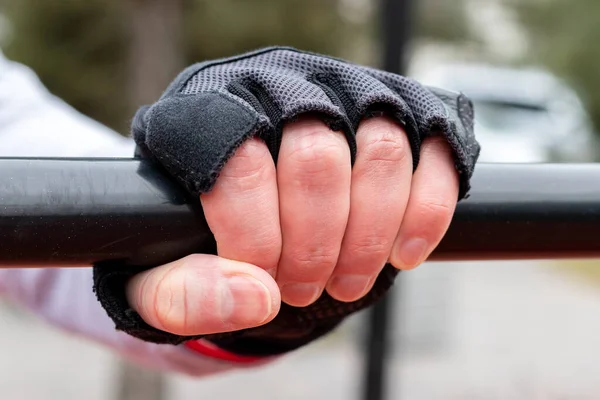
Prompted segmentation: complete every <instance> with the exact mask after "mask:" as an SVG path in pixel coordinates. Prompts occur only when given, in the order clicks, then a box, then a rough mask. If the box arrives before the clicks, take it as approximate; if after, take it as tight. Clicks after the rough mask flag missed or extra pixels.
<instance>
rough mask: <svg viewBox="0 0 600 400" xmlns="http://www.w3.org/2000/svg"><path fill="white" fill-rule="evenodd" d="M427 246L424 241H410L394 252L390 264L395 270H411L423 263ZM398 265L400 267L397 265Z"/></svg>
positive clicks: (417, 239) (418, 239)
mask: <svg viewBox="0 0 600 400" xmlns="http://www.w3.org/2000/svg"><path fill="white" fill-rule="evenodd" d="M427 249H428V244H427V242H426V241H425V240H424V239H421V238H415V239H410V240H408V241H406V242H404V243H402V244H400V246H399V248H398V249H397V250H396V252H395V254H394V255H395V257H393V259H392V264H393V265H395V266H396V267H397V268H401V269H411V268H414V267H416V266H417V265H419V264H420V263H422V262H423V259H424V258H425V255H426V252H427ZM397 264H400V265H397Z"/></svg>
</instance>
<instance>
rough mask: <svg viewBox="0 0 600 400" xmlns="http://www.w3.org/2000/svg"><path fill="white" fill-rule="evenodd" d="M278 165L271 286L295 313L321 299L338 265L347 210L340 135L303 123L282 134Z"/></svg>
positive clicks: (344, 147)
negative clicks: (278, 243) (277, 238)
mask: <svg viewBox="0 0 600 400" xmlns="http://www.w3.org/2000/svg"><path fill="white" fill-rule="evenodd" d="M278 160H279V161H278V165H277V178H278V188H279V207H280V220H281V231H282V237H283V247H282V252H281V258H280V262H279V266H278V274H277V283H278V284H279V286H280V288H281V297H282V301H284V302H286V303H288V304H290V305H292V306H298V307H301V306H306V305H308V304H311V303H313V302H314V301H315V300H316V299H317V298H318V297H319V296H320V295H321V293H322V291H323V290H324V288H325V285H326V283H327V280H328V278H329V277H330V275H331V273H332V271H333V269H334V267H335V265H336V262H337V259H338V255H339V251H340V248H341V244H342V239H343V236H344V230H345V228H346V223H347V220H348V213H349V210H350V180H351V161H350V160H351V159H350V149H349V146H348V143H347V141H346V138H345V137H344V135H343V133H342V132H333V131H331V130H330V129H329V128H328V127H327V126H326V125H325V124H324V123H323V122H321V121H319V120H317V119H310V118H305V119H301V120H299V121H296V122H293V123H290V124H288V125H287V126H286V127H285V128H284V131H283V138H282V144H281V148H280V151H279V159H278Z"/></svg>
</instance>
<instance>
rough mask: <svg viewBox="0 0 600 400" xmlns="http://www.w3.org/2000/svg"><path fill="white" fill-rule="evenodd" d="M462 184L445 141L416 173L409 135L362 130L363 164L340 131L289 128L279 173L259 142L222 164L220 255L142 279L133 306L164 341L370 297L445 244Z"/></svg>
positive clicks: (213, 207)
mask: <svg viewBox="0 0 600 400" xmlns="http://www.w3.org/2000/svg"><path fill="white" fill-rule="evenodd" d="M458 190H459V180H458V174H457V172H456V170H455V167H454V161H453V158H452V154H451V150H450V147H449V146H448V144H447V143H446V142H445V141H444V140H443V139H441V138H435V137H432V138H428V139H426V140H425V141H424V142H423V145H422V149H421V160H420V162H419V167H418V168H417V170H416V171H415V173H414V174H413V170H412V155H411V151H410V146H409V142H408V139H407V137H406V134H405V132H404V131H403V129H402V127H401V126H400V125H398V124H397V123H396V122H394V121H393V120H391V119H389V118H387V117H375V118H370V119H366V120H364V121H362V122H361V124H360V126H359V129H358V131H357V158H356V162H355V165H354V167H353V168H351V165H350V150H349V147H348V145H347V142H346V139H345V138H344V135H343V133H342V132H334V131H331V130H330V129H329V128H328V127H327V126H326V125H325V124H324V123H323V122H321V121H320V120H318V119H315V118H311V117H306V118H302V119H299V120H298V121H295V122H293V123H290V124H288V125H287V126H286V127H285V128H284V132H283V139H282V144H281V150H280V156H279V159H278V164H277V165H275V164H274V162H273V160H272V158H271V156H270V154H269V152H268V150H267V147H266V145H265V144H264V143H263V142H261V141H260V140H258V139H252V140H250V141H248V142H246V143H245V144H244V145H243V146H241V148H240V149H239V150H238V151H237V152H236V154H235V155H234V157H232V159H231V160H230V161H229V162H228V163H227V164H226V165H225V167H224V169H223V171H222V174H221V175H220V177H219V178H218V180H217V183H216V185H215V187H214V189H213V190H212V191H211V192H210V193H207V194H204V195H202V196H201V198H200V200H201V202H202V206H203V208H204V212H205V216H206V219H207V221H208V224H209V226H210V228H211V230H212V232H213V234H214V235H215V238H216V240H217V243H218V256H210V255H201V254H197V255H192V256H189V257H186V258H184V259H181V260H179V261H176V262H173V263H170V264H168V265H164V266H161V267H158V268H155V269H153V270H150V271H146V272H143V273H141V274H139V275H137V276H135V277H134V278H133V279H132V280H131V281H130V283H129V286H128V298H129V301H130V303H131V305H132V307H133V308H134V309H135V310H137V311H138V312H139V313H140V315H141V316H142V318H144V320H145V321H146V322H147V323H148V324H150V325H152V326H154V327H156V328H157V329H161V330H164V331H167V332H171V333H174V334H179V335H200V334H209V333H215V332H225V331H232V330H238V329H244V328H251V327H255V326H259V325H262V324H265V323H267V322H269V321H271V320H272V319H273V318H274V317H275V316H276V315H277V312H278V311H279V307H280V304H281V302H285V303H287V304H290V305H293V306H306V305H309V304H311V303H313V302H314V301H315V300H316V299H317V298H318V297H319V296H320V294H321V293H323V291H324V290H326V291H327V292H328V293H329V294H330V295H331V296H333V297H334V298H336V299H338V300H340V301H354V300H357V299H359V298H361V297H362V296H364V295H365V294H366V293H367V292H368V291H369V290H370V289H371V287H372V285H373V283H374V280H375V278H376V277H377V275H378V274H379V272H380V271H381V269H382V268H383V266H384V265H385V263H386V262H390V263H391V264H392V265H394V266H395V267H396V268H398V269H402V270H410V269H413V268H415V267H417V266H418V265H420V264H421V263H423V262H424V261H425V260H426V259H427V257H428V256H429V255H430V254H431V252H432V251H433V250H434V249H435V247H436V246H437V245H438V244H439V242H440V241H441V239H442V237H443V236H444V234H445V233H446V231H447V229H448V227H449V225H450V221H451V219H452V215H453V214H454V210H455V207H456V203H457V198H458Z"/></svg>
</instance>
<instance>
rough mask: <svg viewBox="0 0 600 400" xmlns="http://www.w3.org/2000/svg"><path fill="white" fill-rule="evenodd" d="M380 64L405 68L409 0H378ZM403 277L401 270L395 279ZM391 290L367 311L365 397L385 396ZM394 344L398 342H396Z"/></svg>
mask: <svg viewBox="0 0 600 400" xmlns="http://www.w3.org/2000/svg"><path fill="white" fill-rule="evenodd" d="M380 12H381V14H380V20H381V42H382V46H381V48H382V53H383V54H382V61H383V63H382V68H383V69H384V70H386V71H389V72H394V73H398V74H403V73H404V72H405V71H406V64H407V58H408V57H407V53H408V45H409V40H410V32H411V20H412V18H411V14H412V13H411V12H412V8H411V0H381V4H380ZM401 279H402V277H401V274H400V276H399V277H398V281H399V282H400V280H401ZM393 296H394V292H393V291H390V292H388V293H387V295H386V297H384V298H383V299H381V301H380V302H379V303H378V304H376V305H375V306H374V307H373V308H372V309H371V310H370V312H369V314H368V320H369V324H368V325H367V326H368V328H367V336H366V338H365V339H366V341H365V349H364V353H365V364H364V367H365V371H364V373H363V380H364V381H363V392H362V398H363V399H364V400H383V399H385V398H386V388H387V369H388V368H387V363H388V355H389V354H390V353H391V351H390V350H391V349H390V343H389V335H388V331H389V329H390V327H391V325H392V324H393V319H392V317H393V316H395V315H394V314H395V313H393V312H392V310H393V308H394V307H393V301H394V298H393ZM396 345H397V343H396Z"/></svg>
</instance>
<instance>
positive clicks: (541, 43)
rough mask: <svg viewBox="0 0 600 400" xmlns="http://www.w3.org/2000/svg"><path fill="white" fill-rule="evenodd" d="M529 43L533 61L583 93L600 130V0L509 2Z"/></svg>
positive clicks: (513, 0)
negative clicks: (599, 62) (599, 72)
mask: <svg viewBox="0 0 600 400" xmlns="http://www.w3.org/2000/svg"><path fill="white" fill-rule="evenodd" d="M506 4H507V6H509V7H511V8H512V10H513V11H514V12H515V14H516V16H517V18H518V21H519V22H520V25H521V27H522V29H523V31H524V33H525V34H526V36H527V39H528V41H529V52H528V57H527V58H528V60H527V61H529V62H535V63H539V64H542V65H544V66H546V67H548V68H550V69H551V70H552V71H553V72H555V73H556V74H558V75H559V76H561V77H563V78H564V79H565V80H567V81H568V82H569V83H570V84H571V85H572V86H573V87H574V88H575V89H576V90H577V91H578V92H579V94H580V96H581V97H582V99H583V101H584V102H585V103H586V105H587V109H588V111H589V112H590V114H591V117H592V121H593V122H594V125H595V127H596V129H597V130H598V128H600V75H599V74H598V72H597V71H598V70H597V69H596V63H597V62H598V61H599V60H600V47H598V46H596V45H595V43H596V40H600V24H598V21H599V20H600V2H599V1H598V0H527V1H523V0H507V1H506Z"/></svg>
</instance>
